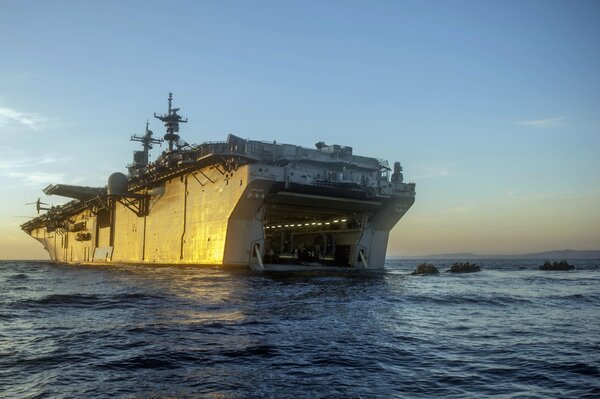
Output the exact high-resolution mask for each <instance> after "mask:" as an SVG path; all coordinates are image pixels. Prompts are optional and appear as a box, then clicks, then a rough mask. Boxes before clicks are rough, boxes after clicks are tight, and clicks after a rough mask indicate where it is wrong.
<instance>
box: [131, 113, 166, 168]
mask: <svg viewBox="0 0 600 399" xmlns="http://www.w3.org/2000/svg"><path fill="white" fill-rule="evenodd" d="M149 124H150V122H148V121H146V131H145V132H144V135H143V136H138V135H135V134H134V135H132V136H131V139H130V140H131V141H139V142H140V143H142V147H143V148H144V150H143V151H136V152H135V153H134V163H135V164H136V165H137V166H138V167H141V166H146V165H148V161H149V157H148V155H149V152H150V150H151V149H152V144H161V143H162V142H163V139H155V138H152V134H153V133H152V130H150V129H148V125H149Z"/></svg>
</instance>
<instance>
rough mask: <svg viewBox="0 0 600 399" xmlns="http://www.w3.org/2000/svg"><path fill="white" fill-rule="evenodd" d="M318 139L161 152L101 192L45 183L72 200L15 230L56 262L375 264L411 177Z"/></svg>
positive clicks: (406, 202) (232, 140) (409, 192)
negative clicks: (308, 144)
mask: <svg viewBox="0 0 600 399" xmlns="http://www.w3.org/2000/svg"><path fill="white" fill-rule="evenodd" d="M319 144H320V146H319V145H318V146H317V147H318V149H317V150H314V149H306V148H303V147H298V146H292V145H285V144H284V145H281V144H276V143H264V142H257V141H249V140H243V139H240V138H237V137H235V136H231V135H230V137H229V138H228V140H227V142H222V143H207V144H202V145H200V146H195V147H193V148H191V149H180V150H172V151H169V152H166V153H164V154H163V156H162V157H161V158H159V160H157V161H156V162H155V163H151V164H145V163H144V164H141V165H137V167H136V166H135V165H133V166H132V167H130V176H129V177H126V176H124V175H122V174H114V175H113V176H111V178H110V179H109V185H108V187H107V188H90V187H77V186H66V185H51V186H49V187H47V188H46V189H45V192H46V193H47V194H57V195H64V196H67V197H71V198H75V199H74V200H73V201H71V202H69V203H67V204H65V205H62V206H59V207H53V208H50V209H49V210H48V212H47V213H46V214H45V215H42V216H40V217H38V218H36V219H33V220H32V221H30V222H28V223H25V224H24V225H23V226H22V228H23V230H25V231H26V232H27V233H28V234H30V235H31V236H32V237H33V238H35V239H37V240H38V241H40V242H41V243H42V244H43V245H44V247H45V249H46V250H47V251H48V253H49V255H50V257H51V259H52V260H53V261H55V262H61V263H85V264H98V263H100V264H103V263H113V264H121V263H142V264H143V263H149V264H205V265H248V266H250V267H252V268H256V269H261V268H264V267H268V265H287V266H302V265H313V266H314V265H319V266H342V267H351V268H352V267H354V268H365V267H368V268H381V267H383V264H384V260H385V254H386V249H387V243H388V237H389V233H390V230H391V229H392V227H393V226H394V225H395V224H396V223H397V222H398V220H399V219H400V218H401V217H402V216H403V215H404V213H405V212H406V211H407V210H408V209H409V208H410V206H411V205H412V204H413V202H414V200H415V190H414V184H412V183H409V184H406V183H403V182H402V174H401V168H400V166H399V164H396V165H395V168H394V174H393V175H392V176H391V179H390V178H389V173H388V172H389V171H390V169H389V168H387V165H386V164H385V163H382V161H380V160H377V159H374V158H367V157H358V156H355V155H352V154H351V149H349V148H348V147H340V146H325V145H323V144H322V143H319ZM113 177H114V178H113ZM111 179H112V182H111ZM38 206H39V205H38Z"/></svg>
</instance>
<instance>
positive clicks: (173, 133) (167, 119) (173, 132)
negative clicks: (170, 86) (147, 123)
mask: <svg viewBox="0 0 600 399" xmlns="http://www.w3.org/2000/svg"><path fill="white" fill-rule="evenodd" d="M168 100H169V109H168V111H167V113H166V114H165V115H157V114H156V112H155V113H154V117H155V118H156V119H160V120H161V121H163V122H164V124H165V128H166V129H167V133H166V134H165V135H164V139H165V140H166V141H167V142H168V143H169V152H171V151H173V143H175V145H177V147H179V144H178V141H179V135H178V134H177V133H178V132H179V124H180V123H187V118H186V119H183V118H182V117H181V116H179V115H178V114H177V111H179V108H172V101H173V93H169V99H168Z"/></svg>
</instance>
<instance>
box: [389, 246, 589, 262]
mask: <svg viewBox="0 0 600 399" xmlns="http://www.w3.org/2000/svg"><path fill="white" fill-rule="evenodd" d="M390 258H393V259H544V260H546V259H547V260H560V259H600V250H592V251H577V250H574V249H562V250H558V251H546V252H535V253H529V254H520V255H480V254H475V253H471V252H458V253H449V254H435V255H425V256H393V257H390Z"/></svg>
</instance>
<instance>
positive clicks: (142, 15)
mask: <svg viewBox="0 0 600 399" xmlns="http://www.w3.org/2000/svg"><path fill="white" fill-rule="evenodd" d="M163 9H164V3H159V2H154V1H148V2H138V1H131V2H125V3H121V2H114V1H109V2H103V3H97V4H96V3H89V2H63V1H56V2H51V3H49V2H36V1H22V2H5V3H4V4H3V5H2V13H0V33H1V37H3V38H4V39H5V40H4V41H3V55H4V57H3V62H2V63H1V64H0V133H1V134H0V196H1V198H3V200H2V203H3V206H2V209H1V210H0V237H2V238H1V239H0V259H48V256H47V253H46V252H45V251H44V250H43V248H42V246H41V244H40V243H38V242H36V241H35V240H34V239H32V238H31V237H29V236H28V235H27V234H25V233H24V232H22V231H21V230H20V228H19V225H20V224H21V223H23V222H24V221H26V220H27V219H25V218H21V216H33V215H34V213H35V211H34V209H33V207H32V206H26V205H25V203H27V202H33V201H35V200H36V199H37V198H38V197H41V199H42V201H44V202H48V203H53V204H61V203H64V202H67V201H68V199H65V198H61V197H47V196H44V195H43V193H42V189H43V188H44V187H46V186H47V185H48V184H51V183H66V184H79V185H86V186H100V185H105V184H106V180H107V178H108V176H109V175H110V174H111V173H113V172H115V171H121V172H125V171H126V169H125V165H126V164H128V163H130V162H131V159H132V152H133V151H134V150H138V145H137V143H132V142H130V141H129V137H130V136H131V135H132V134H140V133H142V132H143V130H144V127H145V123H146V120H150V128H151V129H152V130H153V131H154V133H155V135H156V136H159V135H160V136H162V134H163V128H162V127H161V126H160V123H157V122H158V121H156V120H152V119H153V118H152V114H153V113H154V112H159V113H160V112H164V111H165V107H166V97H167V93H168V92H173V93H174V98H175V99H174V104H175V106H176V107H180V108H181V111H180V113H181V114H182V115H183V116H185V117H188V119H189V123H187V124H185V125H183V126H182V127H181V132H180V134H181V136H182V138H184V139H185V140H186V141H188V142H190V143H199V142H202V141H217V140H224V139H225V138H226V136H227V134H228V133H233V134H236V135H238V136H241V137H248V138H252V139H257V140H267V141H273V140H276V141H277V142H282V143H290V144H297V145H301V146H305V147H312V146H314V143H316V142H318V141H324V142H326V143H328V144H341V145H348V146H351V147H353V148H354V153H355V154H358V155H365V156H372V157H377V158H383V159H387V160H389V161H390V163H392V162H394V161H400V162H401V163H402V166H403V168H404V177H405V180H406V181H412V182H416V191H417V194H416V202H415V204H414V206H413V207H412V208H411V209H410V210H409V211H408V213H407V214H406V215H405V216H404V217H403V218H402V219H401V220H400V222H399V223H398V225H397V226H396V227H395V228H394V229H393V230H392V233H391V236H390V241H389V246H388V253H387V256H388V257H394V256H427V255H431V254H440V253H456V252H474V253H478V254H482V255H483V254H491V255H502V254H506V255H514V254H522V253H535V252H544V251H554V250H562V249H566V248H569V249H573V250H597V249H598V243H600V178H599V176H600V161H599V157H598V154H597V153H598V148H600V112H599V111H600V74H598V71H599V70H600V41H599V40H597V38H598V37H600V24H598V21H599V20H600V3H599V2H596V1H580V2H575V3H570V2H559V1H548V2H534V1H525V2H517V1H507V2H502V3H488V2H479V1H456V2H441V1H440V2H420V1H402V2H395V1H381V2H359V1H347V2H337V1H332V2H325V3H323V2H310V1H309V2H306V1H302V2H300V1H297V2H295V1H290V2H276V1H257V2H251V3H243V2H231V3H223V2H176V6H175V7H169V8H168V11H169V14H168V15H169V17H168V18H167V19H165V17H164V13H163V12H161V11H160V10H163ZM163 149H164V147H163V148H162V149H161V148H158V147H157V148H155V149H154V150H153V151H152V158H153V159H155V158H156V157H157V156H158V154H159V153H160V151H161V150H163Z"/></svg>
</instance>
